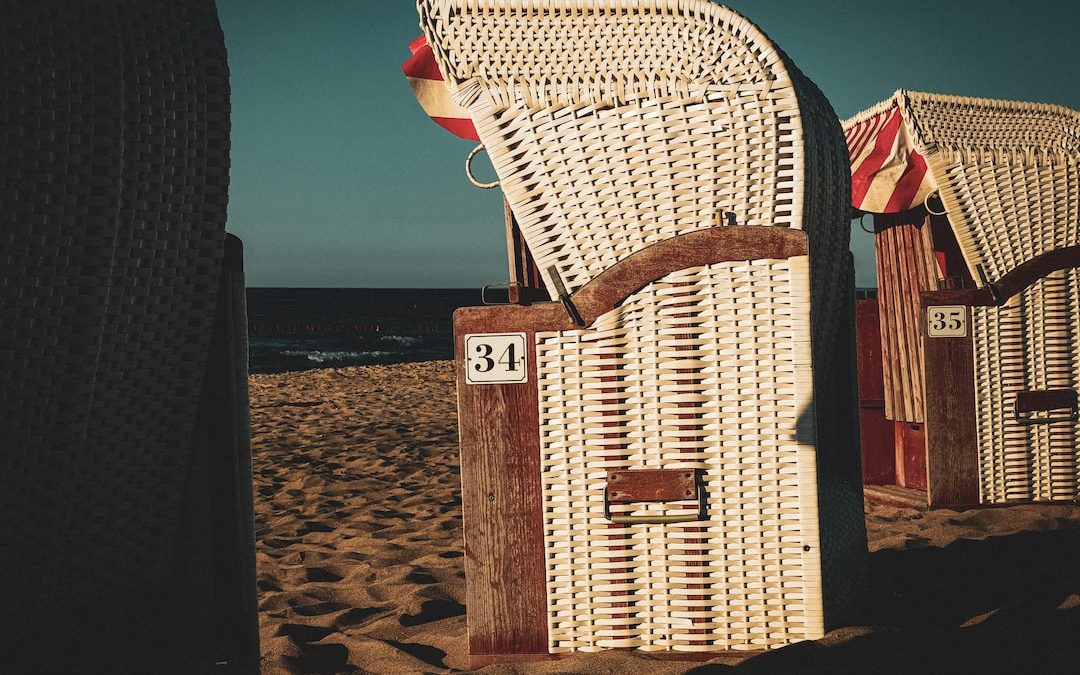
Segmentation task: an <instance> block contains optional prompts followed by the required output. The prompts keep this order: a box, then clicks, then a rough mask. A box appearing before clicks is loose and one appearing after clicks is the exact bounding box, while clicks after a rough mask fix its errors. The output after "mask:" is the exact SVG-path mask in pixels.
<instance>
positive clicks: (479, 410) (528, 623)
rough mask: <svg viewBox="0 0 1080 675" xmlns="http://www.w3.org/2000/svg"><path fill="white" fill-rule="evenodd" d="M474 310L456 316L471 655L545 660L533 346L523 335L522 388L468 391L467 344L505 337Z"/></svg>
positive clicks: (501, 386) (481, 311)
mask: <svg viewBox="0 0 1080 675" xmlns="http://www.w3.org/2000/svg"><path fill="white" fill-rule="evenodd" d="M470 309H472V310H474V311H472V312H466V313H462V312H458V313H455V315H454V334H455V352H456V357H457V362H456V366H457V382H458V386H457V392H458V420H459V422H458V423H459V431H458V433H459V439H460V446H461V505H462V511H463V525H464V530H465V579H466V603H465V604H466V607H468V608H469V611H468V622H469V652H470V653H471V654H478V655H487V654H507V653H542V652H546V651H547V648H548V632H547V595H546V594H547V591H546V588H547V587H546V584H547V578H546V569H545V560H544V535H543V532H544V523H543V517H542V509H543V503H542V497H541V485H540V455H539V447H540V439H539V421H538V410H539V404H538V402H537V392H536V358H535V354H534V350H535V347H534V345H535V342H536V340H535V337H534V334H533V333H531V332H529V333H528V335H527V338H526V344H527V345H528V349H529V354H528V357H527V363H528V368H529V377H528V381H527V382H525V383H523V384H485V385H469V384H465V364H466V354H465V353H464V349H465V346H464V336H465V335H466V334H469V333H486V332H501V331H503V330H505V328H503V327H502V326H499V325H493V324H492V322H490V321H487V320H486V318H487V317H485V314H486V313H487V312H486V311H485V310H490V309H501V308H480V307H474V308H470ZM514 309H517V310H518V311H519V312H529V311H530V308H525V307H515V308H514Z"/></svg>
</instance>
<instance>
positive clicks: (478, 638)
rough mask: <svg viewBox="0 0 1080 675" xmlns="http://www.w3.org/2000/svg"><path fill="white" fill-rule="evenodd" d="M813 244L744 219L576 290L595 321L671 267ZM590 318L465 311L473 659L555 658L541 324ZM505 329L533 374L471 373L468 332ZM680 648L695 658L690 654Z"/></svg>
mask: <svg viewBox="0 0 1080 675" xmlns="http://www.w3.org/2000/svg"><path fill="white" fill-rule="evenodd" d="M807 252H808V246H807V238H806V234H805V233H804V232H802V231H800V230H793V229H789V228H781V227H743V226H732V227H720V228H713V229H708V230H701V231H697V232H692V233H689V234H684V235H681V236H678V237H673V238H671V239H667V240H664V241H661V242H657V243H655V244H653V245H651V246H649V247H648V248H645V249H643V250H641V251H638V252H636V253H634V254H632V255H631V256H629V257H627V258H626V259H624V260H622V261H620V262H618V263H616V264H615V265H613V266H612V267H610V268H609V269H607V270H606V271H604V272H603V273H602V274H600V275H599V276H598V277H596V278H595V279H593V280H592V281H590V282H589V283H588V284H586V285H585V286H583V287H582V288H581V289H579V290H578V291H577V292H576V293H574V294H573V295H572V297H571V301H572V302H573V304H574V306H575V307H576V308H577V310H578V312H579V314H580V316H581V318H582V319H583V320H584V322H585V325H586V326H589V325H591V324H592V323H593V322H594V321H596V319H597V318H598V317H599V316H601V315H602V314H604V313H606V312H608V311H610V310H611V309H613V308H615V307H616V306H618V305H619V303H621V302H622V301H623V300H625V299H626V298H627V297H628V296H630V295H631V294H632V293H634V292H635V291H637V290H639V289H641V288H642V287H644V286H645V285H647V284H649V283H651V282H653V281H655V280H657V279H660V278H662V277H664V276H666V275H668V274H670V273H672V272H676V271H678V270H682V269H687V268H690V267H699V266H703V265H709V264H714V263H721V262H727V261H734V260H759V259H782V258H790V257H793V256H799V255H807ZM579 328H580V327H579V326H578V325H576V324H575V323H574V321H573V319H572V318H571V317H570V316H569V314H568V313H567V311H566V310H565V309H564V307H563V305H562V304H561V303H558V302H542V303H537V304H534V305H531V306H522V305H498V306H489V307H463V308H460V309H458V310H457V311H456V312H455V313H454V345H455V356H456V374H457V393H458V418H459V439H460V450H461V500H462V509H463V512H464V522H463V525H464V531H465V574H466V607H467V608H468V613H467V616H468V623H469V654H470V667H473V668H476V667H481V666H483V665H488V664H491V663H500V662H506V661H521V660H537V659H549V658H555V657H554V656H553V655H551V654H549V653H548V616H547V570H546V567H547V561H546V557H545V552H544V524H543V509H544V506H543V497H542V487H541V482H540V438H539V433H540V431H539V429H540V423H539V398H538V392H537V388H536V383H537V377H536V354H535V343H536V333H537V332H541V331H559V330H576V329H579ZM505 332H515V333H525V334H526V345H527V349H528V354H527V355H526V363H527V368H528V379H527V381H526V382H524V383H520V384H484V385H475V384H466V383H465V364H466V354H465V345H464V337H465V335H466V334H471V333H505ZM740 654H744V655H749V653H743V652H740ZM703 656H704V657H707V658H711V657H713V656H717V653H715V652H711V653H708V654H704V655H703ZM679 657H680V658H692V656H691V655H688V654H681V653H680V654H679Z"/></svg>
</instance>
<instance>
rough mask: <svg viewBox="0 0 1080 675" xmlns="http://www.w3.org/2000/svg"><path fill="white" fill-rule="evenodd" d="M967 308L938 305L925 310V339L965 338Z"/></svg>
mask: <svg viewBox="0 0 1080 675" xmlns="http://www.w3.org/2000/svg"><path fill="white" fill-rule="evenodd" d="M967 328H968V313H967V307H964V306H963V305H938V306H937V307H927V308H926V335H927V337H967V334H968V330H967Z"/></svg>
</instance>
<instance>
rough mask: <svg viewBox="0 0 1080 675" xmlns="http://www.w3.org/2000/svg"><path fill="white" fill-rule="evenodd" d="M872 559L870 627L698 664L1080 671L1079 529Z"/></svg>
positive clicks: (735, 669)
mask: <svg viewBox="0 0 1080 675" xmlns="http://www.w3.org/2000/svg"><path fill="white" fill-rule="evenodd" d="M870 567H871V573H872V587H871V589H870V593H869V597H868V601H867V605H866V608H865V611H864V613H863V621H864V624H865V625H864V626H861V627H849V628H842V629H839V630H835V631H833V632H831V633H829V634H828V635H827V636H826V637H825V638H824V639H822V640H818V641H815V642H805V643H800V644H796V645H792V646H789V647H784V648H782V649H778V650H775V651H772V652H768V653H765V654H762V655H760V656H756V657H753V658H751V659H748V660H746V661H744V662H742V663H740V664H738V665H737V666H725V665H719V664H706V665H703V666H700V667H697V668H694V669H692V670H690V671H689V672H690V673H693V674H694V675H705V674H707V673H739V674H741V675H747V674H754V675H766V674H768V675H773V674H777V673H950V674H952V673H1077V672H1080V530H1078V529H1064V530H1054V531H1048V532H1023V533H1019V534H1014V535H1009V536H1002V537H991V538H988V539H984V540H967V539H964V540H959V541H956V542H954V543H952V544H950V545H949V546H947V547H945V548H914V549H907V550H894V549H888V550H881V551H877V552H875V553H872V554H871V555H870ZM1071 596H1072V597H1071Z"/></svg>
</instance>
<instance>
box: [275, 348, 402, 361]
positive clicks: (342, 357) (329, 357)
mask: <svg viewBox="0 0 1080 675" xmlns="http://www.w3.org/2000/svg"><path fill="white" fill-rule="evenodd" d="M281 353H282V354H283V355H285V356H300V357H303V358H306V359H307V360H308V361H312V362H314V363H332V362H334V361H349V360H353V359H362V358H365V357H380V356H391V355H392V354H393V352H384V351H378V350H376V351H370V352H350V351H339V352H324V351H320V350H318V349H312V350H288V351H284V352H281Z"/></svg>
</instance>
